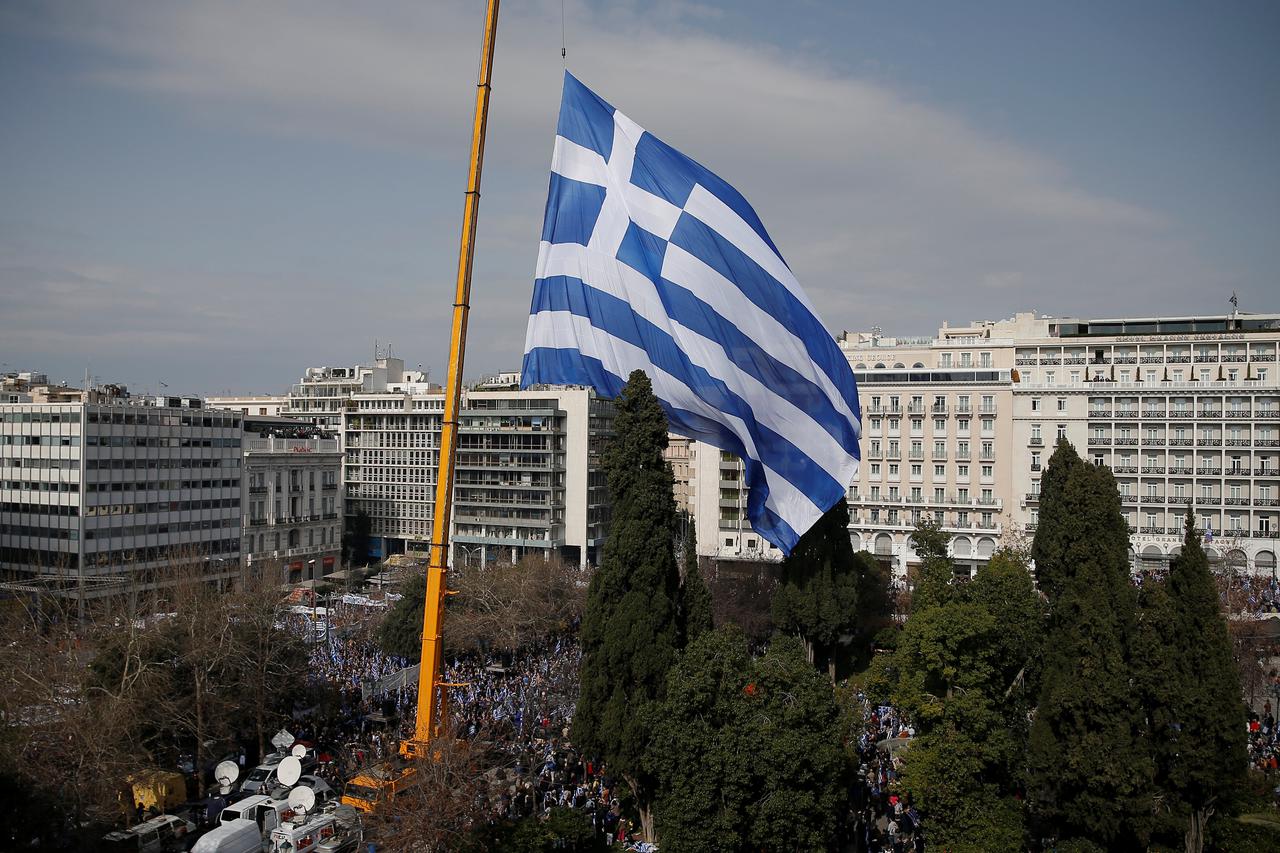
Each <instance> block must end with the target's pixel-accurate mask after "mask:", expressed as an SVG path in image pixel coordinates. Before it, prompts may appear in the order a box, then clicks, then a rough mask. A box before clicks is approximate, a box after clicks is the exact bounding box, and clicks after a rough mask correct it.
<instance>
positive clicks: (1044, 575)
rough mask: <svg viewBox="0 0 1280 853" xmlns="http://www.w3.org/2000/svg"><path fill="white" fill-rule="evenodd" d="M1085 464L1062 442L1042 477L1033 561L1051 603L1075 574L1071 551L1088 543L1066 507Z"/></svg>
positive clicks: (1063, 440) (1038, 582) (1067, 443)
mask: <svg viewBox="0 0 1280 853" xmlns="http://www.w3.org/2000/svg"><path fill="white" fill-rule="evenodd" d="M1084 464H1085V463H1084V461H1083V460H1081V458H1080V457H1079V455H1078V454H1077V453H1076V449H1075V448H1074V447H1072V446H1071V444H1070V443H1069V442H1067V441H1066V440H1065V439H1062V440H1059V441H1058V446H1057V447H1056V448H1054V451H1053V455H1052V456H1051V457H1049V464H1048V466H1047V467H1046V468H1045V469H1044V473H1043V474H1042V475H1041V477H1040V516H1039V521H1038V522H1037V524H1036V535H1035V539H1034V540H1033V541H1032V544H1031V559H1032V560H1033V561H1034V562H1035V566H1036V584H1037V585H1038V586H1039V587H1040V591H1041V592H1043V593H1044V594H1045V595H1047V596H1048V597H1049V601H1050V602H1053V601H1056V600H1057V598H1058V594H1059V593H1060V592H1061V588H1062V584H1063V581H1064V578H1065V577H1066V576H1067V575H1069V573H1070V571H1071V562H1070V558H1069V556H1068V552H1069V550H1070V549H1071V548H1073V547H1074V546H1076V545H1081V544H1084V543H1085V542H1087V539H1085V538H1082V536H1081V530H1080V528H1079V527H1078V526H1076V525H1074V524H1073V520H1074V519H1073V517H1072V515H1071V513H1070V512H1069V511H1066V510H1064V509H1063V507H1062V501H1063V500H1064V494H1065V489H1066V484H1067V477H1068V475H1069V474H1070V472H1071V471H1073V470H1075V469H1076V468H1078V467H1080V466H1082V465H1084Z"/></svg>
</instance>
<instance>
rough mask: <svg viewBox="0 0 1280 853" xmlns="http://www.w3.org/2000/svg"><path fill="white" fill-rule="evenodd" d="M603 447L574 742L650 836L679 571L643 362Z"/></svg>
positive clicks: (658, 422)
mask: <svg viewBox="0 0 1280 853" xmlns="http://www.w3.org/2000/svg"><path fill="white" fill-rule="evenodd" d="M616 412H617V413H616V417H615V419H614V430H615V435H614V438H613V440H612V441H610V442H609V444H608V445H607V446H606V448H605V452H604V459H603V467H604V474H605V482H606V484H607V486H608V488H609V496H610V498H611V500H612V520H611V523H610V529H609V537H608V539H607V540H606V541H605V546H604V555H603V559H602V560H601V563H600V569H599V570H598V571H597V572H596V573H595V575H594V576H593V577H592V578H591V583H590V586H589V587H588V590H587V609H586V614H585V615H584V617H583V620H582V634H581V637H582V668H581V687H580V693H579V697H578V705H577V710H576V713H575V714H574V718H573V740H574V743H576V744H578V746H579V747H580V748H581V749H582V750H583V751H584V752H585V753H586V754H588V755H592V754H594V755H598V756H599V757H601V758H603V759H604V761H605V763H606V765H607V766H608V768H609V770H610V771H611V772H613V773H616V774H618V775H619V776H621V778H622V779H624V780H625V781H626V783H627V785H628V787H630V788H631V791H632V793H633V794H634V795H635V798H636V802H637V804H638V807H639V811H640V820H641V824H642V826H643V830H644V833H645V837H646V838H649V839H652V838H653V817H652V812H651V806H652V802H653V783H652V778H651V776H650V774H649V773H648V772H647V771H646V770H645V768H644V766H643V763H642V756H643V755H644V752H645V748H646V745H647V743H648V739H649V731H648V728H647V726H646V724H645V722H644V721H645V719H646V717H647V713H648V709H649V707H650V706H651V705H653V704H654V703H656V702H659V701H661V699H662V698H663V695H664V693H665V690H666V676H667V670H668V669H670V667H671V664H672V663H673V662H674V660H675V656H676V650H677V644H678V642H679V630H678V629H679V625H678V619H679V613H678V607H679V596H680V571H679V568H678V566H677V565H676V558H675V549H673V548H672V547H671V531H672V530H674V529H675V499H674V498H673V496H672V486H673V478H672V475H671V469H670V467H669V466H668V465H667V463H666V460H665V459H663V456H662V453H663V450H665V449H666V446H667V417H666V414H665V413H664V412H663V410H662V407H661V405H659V403H658V399H657V397H655V396H654V394H653V386H652V385H651V384H650V382H649V377H647V376H645V374H644V373H643V371H639V370H637V371H635V372H633V373H632V374H631V376H630V378H629V379H628V380H627V384H626V386H625V387H624V388H623V390H622V394H621V395H620V396H619V397H618V399H617V402H616Z"/></svg>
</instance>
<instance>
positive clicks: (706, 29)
mask: <svg viewBox="0 0 1280 853" xmlns="http://www.w3.org/2000/svg"><path fill="white" fill-rule="evenodd" d="M483 6H484V4H483V2H481V0H469V2H461V0H429V1H428V2H421V0H385V2H382V0H369V2H363V3H358V4H353V3H347V2H340V1H339V0H306V2H295V0H281V2H273V3H260V2H256V0H225V2H218V3H206V2H184V3H174V2H171V0H161V1H160V2H152V0H131V2H129V3H116V2H109V0H78V2H58V0H32V2H28V0H7V2H5V3H4V4H0V369H3V370H35V371H41V372H45V373H47V374H49V376H50V378H51V379H52V380H54V381H59V380H63V379H65V380H68V381H70V382H71V383H72V384H78V383H79V381H80V379H81V377H83V375H84V373H85V372H86V370H88V371H89V372H90V373H91V375H93V376H95V377H98V378H99V380H100V381H103V382H107V381H112V382H118V383H124V384H127V385H128V386H129V387H130V389H131V390H134V391H148V390H150V391H154V390H156V389H158V388H159V383H161V382H163V383H165V385H167V386H168V389H169V392H170V393H190V394H219V393H237V394H247V393H283V392H284V391H286V390H287V389H288V387H289V386H290V384H292V383H293V382H296V381H298V377H300V376H301V374H302V373H303V371H304V370H305V368H306V367H308V366H318V365H351V364H356V363H368V362H369V361H370V359H371V358H372V357H373V353H374V347H375V343H377V344H381V345H383V346H386V345H387V344H388V343H389V344H390V345H391V346H392V348H393V350H394V353H395V354H396V355H397V356H399V357H402V358H403V359H404V360H405V362H406V364H407V365H408V366H411V367H413V366H417V365H418V364H421V365H422V366H423V367H424V369H430V370H431V375H432V378H433V379H435V380H437V381H439V380H440V379H443V377H444V374H445V367H446V359H447V355H448V353H447V338H448V324H449V312H450V304H451V302H452V296H453V289H454V283H455V281H454V279H455V275H456V269H457V251H458V250H457V243H458V237H459V233H460V229H461V218H462V202H463V191H464V189H465V183H466V170H467V159H468V148H469V144H470V133H471V116H472V108H473V103H474V95H475V81H476V73H477V66H478V60H479V51H480V38H481V30H482V27H483V17H484V9H483ZM561 8H562V3H561V2H560V0H526V2H515V1H514V0H508V2H507V3H506V4H505V8H504V9H503V10H502V13H501V16H500V20H499V24H498V42H497V50H496V58H495V63H494V73H493V96H492V104H491V109H490V116H489V135H488V145H487V149H486V154H485V162H484V179H483V186H482V201H481V204H480V220H479V229H478V237H477V246H476V259H475V277H474V285H473V299H472V314H471V324H470V332H469V337H468V347H467V361H466V371H465V372H466V375H467V376H469V377H476V376H480V375H483V374H487V373H492V372H496V371H499V370H509V369H517V368H518V367H519V363H520V359H521V355H522V351H523V341H524V328H525V323H526V320H527V316H528V306H529V299H530V295H531V292H532V278H533V268H534V262H535V260H536V256H537V243H538V237H539V235H540V233H541V220H542V210H543V206H544V204H545V196H546V187H547V179H548V173H549V165H550V158H551V150H552V144H553V139H554V134H555V121H556V113H557V110H558V104H559V96H560V86H561V80H562V75H563V71H564V67H565V65H564V64H563V62H562V59H561V55H560V48H561V33H562V22H563V33H564V43H565V45H566V47H567V51H568V56H567V65H568V68H569V70H570V71H572V72H573V73H574V75H575V76H577V77H578V78H579V79H581V80H582V81H583V82H584V83H586V85H588V86H589V87H591V88H592V89H593V90H595V91H596V92H597V93H599V94H600V95H601V96H602V97H604V98H605V99H606V100H608V101H610V102H611V103H613V104H614V105H615V106H616V107H618V109H620V110H621V111H623V112H624V113H626V114H627V115H628V116H630V117H631V118H633V119H635V120H636V121H637V122H639V123H640V124H641V125H642V126H643V127H645V128H646V129H647V130H649V131H650V132H652V133H654V134H655V135H657V136H658V137H660V138H661V139H663V140H664V141H665V142H667V143H668V144H670V145H672V146H674V147H675V148H677V149H679V150H681V151H683V152H684V153H686V154H688V155H689V156H691V157H693V158H694V159H696V160H698V161H700V162H702V163H703V164H704V165H706V166H707V167H708V168H710V169H711V170H712V171H714V172H716V173H717V174H719V175H720V176H721V177H722V178H724V179H725V180H727V181H728V182H729V183H730V184H732V185H734V186H735V187H736V188H737V189H738V190H739V191H740V192H741V193H742V194H743V195H744V196H745V197H746V198H747V199H748V200H749V201H750V202H751V204H752V206H753V207H755V209H756V211H757V213H758V214H759V215H760V218H761V219H762V221H763V222H764V224H765V226H766V228H767V229H768V230H769V232H770V234H771V236H772V237H773V240H774V242H775V243H776V244H777V246H778V247H779V249H780V250H781V252H782V254H783V256H784V257H785V258H786V259H787V262H788V264H789V265H790V266H791V268H792V270H793V271H794V272H795V274H796V276H797V278H798V279H799V281H800V282H801V284H802V285H803V286H804V288H805V289H806V291H807V292H808V294H809V295H810V297H811V299H812V301H813V302H814V304H815V305H816V307H817V309H818V313H819V315H820V316H821V317H822V319H823V321H824V322H825V324H826V325H827V327H828V328H829V329H830V330H831V331H832V332H833V333H838V332H839V331H840V330H842V329H869V328H871V327H872V326H880V327H881V328H882V329H883V330H884V331H885V333H886V334H889V335H927V334H931V333H933V332H934V331H935V330H936V329H937V328H938V327H939V326H940V325H941V324H942V323H943V321H950V322H952V323H964V322H969V321H972V320H980V319H993V320H994V319H999V318H1002V317H1008V316H1012V314H1013V313H1014V312H1016V311H1027V310H1035V311H1038V312H1040V313H1043V314H1051V315H1057V316H1082V317H1116V316H1126V315H1147V316H1149V315H1151V314H1175V315H1177V314H1194V313H1212V312H1223V311H1226V310H1228V309H1229V307H1230V306H1229V305H1228V304H1227V300H1228V298H1229V297H1230V296H1231V294H1232V293H1233V292H1235V293H1237V294H1238V296H1239V300H1240V307H1241V309H1242V310H1246V311H1248V310H1252V311H1265V312H1274V311H1280V298H1278V294H1280V288H1278V287H1277V274H1276V271H1277V268H1278V267H1280V239H1277V238H1278V237H1280V159H1278V158H1277V157H1276V152H1277V140H1278V139H1280V51H1277V50H1276V49H1275V45H1276V44H1277V42H1278V41H1280V4H1277V3H1274V2H1271V0H1263V2H1220V3H1199V4H1191V3H1180V2H1171V0H1164V2H1145V1H1144V0H1130V2H1125V3H1115V2H1094V0H1086V2H1076V3H1070V4H1067V3H1049V2H1029V1H1028V0H1017V1H1016V2H1013V1H1012V0H1011V2H1002V1H1001V0H990V2H982V3H967V4H959V3H952V2H916V3H901V2H887V0H886V2H842V3H840V2H817V0H795V2H784V3H778V2H766V0H736V2H723V3H715V2H696V3H695V2H678V1H677V0H671V2H664V0H652V1H651V2H628V0H618V1H617V2H585V0H565V2H564V3H563V9H564V12H563V17H562V13H561Z"/></svg>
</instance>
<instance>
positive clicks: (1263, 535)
mask: <svg viewBox="0 0 1280 853" xmlns="http://www.w3.org/2000/svg"><path fill="white" fill-rule="evenodd" d="M1275 535H1276V532H1275V531H1274V530H1255V531H1253V538H1254V539H1272V538H1275Z"/></svg>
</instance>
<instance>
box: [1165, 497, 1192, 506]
mask: <svg viewBox="0 0 1280 853" xmlns="http://www.w3.org/2000/svg"><path fill="white" fill-rule="evenodd" d="M1169 503H1171V504H1181V505H1182V506H1187V505H1188V504H1190V503H1191V498H1189V497H1186V496H1185V495H1183V496H1176V495H1175V496H1174V497H1171V498H1169Z"/></svg>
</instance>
